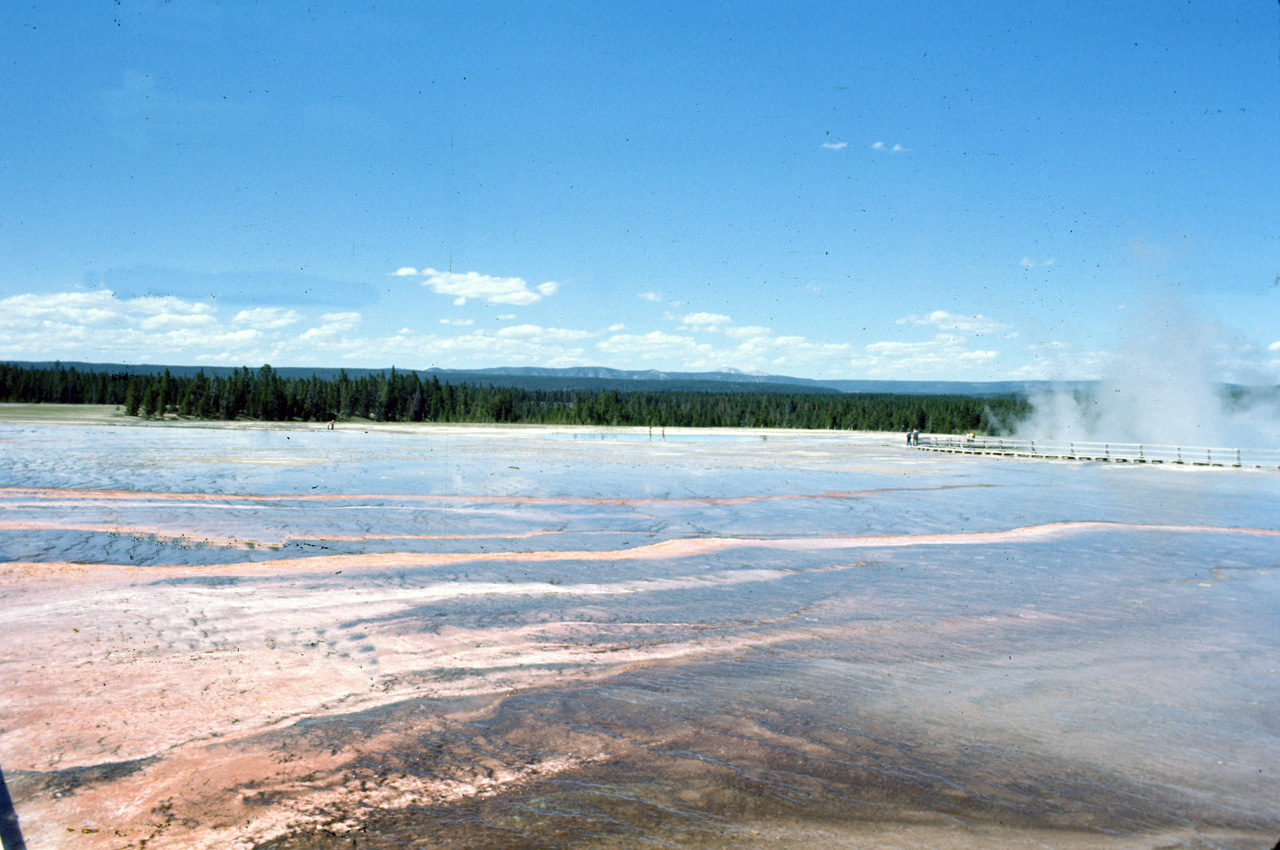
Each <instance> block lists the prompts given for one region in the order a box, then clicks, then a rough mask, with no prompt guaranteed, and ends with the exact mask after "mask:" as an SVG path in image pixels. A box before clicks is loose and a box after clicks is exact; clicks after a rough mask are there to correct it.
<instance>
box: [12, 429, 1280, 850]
mask: <svg viewBox="0 0 1280 850" xmlns="http://www.w3.org/2000/svg"><path fill="white" fill-rule="evenodd" d="M581 433H586V432H572V431H566V430H561V431H556V430H552V429H539V428H462V427H438V426H437V427H432V426H422V427H409V426H403V427H390V426H388V427H373V426H370V427H367V428H366V427H363V426H362V427H355V426H352V427H345V428H344V427H343V426H339V428H338V429H337V430H335V431H327V430H323V429H321V428H318V427H317V428H312V427H307V426H301V425H299V426H294V427H286V426H281V427H247V426H243V425H242V426H239V427H235V426H222V427H182V428H174V427H165V426H158V425H157V426H143V427H129V426H124V425H103V424H49V423H39V422H21V423H12V422H11V423H0V459H2V460H3V463H0V504H2V505H3V513H2V514H0V531H2V535H0V559H2V560H0V576H2V579H0V581H2V582H3V584H2V585H0V586H2V587H3V588H4V590H3V594H2V595H0V630H2V632H0V633H2V634H3V637H4V640H3V648H2V649H0V681H3V682H4V683H5V684H4V687H3V688H2V689H0V717H2V718H3V723H2V725H0V767H2V768H3V770H4V776H5V778H6V780H7V783H8V787H9V790H10V792H11V795H12V798H13V801H14V805H15V807H16V810H17V813H18V817H19V819H20V824H21V827H22V830H23V831H24V833H25V834H26V839H27V842H28V844H29V846H32V847H53V846H75V847H84V848H91V850H96V848H122V847H135V848H137V847H143V846H145V847H147V848H164V847H183V848H192V847H194V848H228V847H233V848H346V847H361V848H407V847H447V848H503V847H512V848H515V847H520V848H533V847H539V848H542V847H583V848H597V847H600V848H603V847H624V848H625V847H635V848H640V847H645V848H651V847H671V848H782V847H794V846H798V845H804V846H807V847H810V848H815V850H816V848H835V847H841V848H846V847H877V848H897V847H901V848H906V847H920V846H929V847H935V848H978V847H1027V846H1036V847H1051V848H1085V847H1090V848H1092V847H1104V848H1106V847H1116V848H1120V847H1125V848H1156V847H1176V848H1269V847H1271V846H1273V845H1274V844H1275V843H1276V841H1277V839H1280V811H1278V809H1277V800H1280V769H1278V765H1280V724H1278V723H1277V718H1278V717H1280V710H1278V709H1280V674H1278V673H1277V668H1278V667H1280V613H1278V612H1280V473H1277V472H1276V471H1274V470H1271V471H1267V470H1256V469H1247V468H1245V469H1231V468H1222V469H1219V468H1191V467H1177V466H1170V465H1166V466H1150V465H1147V466H1139V465H1116V464H1108V463H1082V462H1075V461H1062V462H1055V461H1046V460H1035V459H1023V458H1004V457H998V458H996V457H984V456H971V455H963V454H944V453H931V452H929V453H926V452H919V451H912V450H911V449H909V448H908V447H907V446H905V445H899V444H898V441H899V439H900V438H899V437H897V436H894V435H871V434H851V433H840V432H815V433H806V432H784V431H770V432H744V433H738V434H724V433H714V432H712V433H705V432H701V433H696V434H695V433H692V432H691V433H688V434H678V433H672V432H671V431H669V432H668V433H667V435H666V436H667V439H666V440H660V439H654V440H649V439H648V435H647V433H642V432H640V431H633V432H617V433H615V434H613V435H606V437H605V438H603V439H602V438H599V437H590V436H588V437H587V438H580V437H579V434H581ZM624 435H625V436H624ZM765 438H767V439H765Z"/></svg>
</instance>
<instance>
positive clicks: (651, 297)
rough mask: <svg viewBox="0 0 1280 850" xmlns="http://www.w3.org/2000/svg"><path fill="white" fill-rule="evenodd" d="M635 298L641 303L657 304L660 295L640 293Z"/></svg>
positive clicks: (660, 298) (656, 293)
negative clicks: (651, 302)
mask: <svg viewBox="0 0 1280 850" xmlns="http://www.w3.org/2000/svg"><path fill="white" fill-rule="evenodd" d="M636 297H637V298H639V299H640V300H642V301H653V302H659V301H661V300H662V293H661V292H641V293H640V294H639V295H637V296H636Z"/></svg>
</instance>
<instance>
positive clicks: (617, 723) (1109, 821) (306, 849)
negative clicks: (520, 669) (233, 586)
mask: <svg viewBox="0 0 1280 850" xmlns="http://www.w3.org/2000/svg"><path fill="white" fill-rule="evenodd" d="M461 708H463V706H462V705H461V704H458V705H451V706H445V705H443V704H441V703H438V702H436V701H431V702H427V701H416V700H415V701H410V702H405V703H400V704H397V705H395V706H388V707H385V708H381V709H378V710H377V711H374V712H366V713H363V714H361V715H356V716H349V717H344V718H338V719H331V720H324V721H314V722H309V723H307V724H305V725H299V726H296V727H294V728H292V729H290V730H285V731H284V732H281V733H277V734H278V736H279V738H278V745H279V746H281V747H284V748H291V747H295V746H297V747H301V748H302V749H309V748H313V747H329V748H332V749H333V750H335V751H336V750H340V749H344V748H347V747H352V746H353V744H354V747H353V748H354V749H355V750H362V752H361V754H360V755H359V756H358V757H357V758H354V759H352V760H351V761H349V762H348V763H346V764H345V765H344V766H343V768H342V769H341V774H342V779H341V784H342V786H343V787H344V788H345V789H347V790H348V791H349V793H348V794H345V795H343V796H342V797H341V798H340V799H338V800H337V801H336V802H335V800H334V798H330V799H329V802H327V803H326V804H325V808H324V809H323V811H321V812H318V814H320V815H321V825H318V826H312V827H308V828H306V829H303V830H298V831H295V832H292V833H290V834H288V835H285V836H282V837H279V838H277V839H274V840H272V841H269V842H266V843H263V844H260V845H259V847H260V848H262V850H267V848H271V850H313V849H318V848H324V849H325V850H328V848H346V847H353V846H358V847H361V848H393V847H394V848H400V847H410V846H430V847H448V848H461V850H472V848H477V850H478V848H495V849H497V848H534V847H565V846H614V847H628V846H634V847H640V846H644V847H652V846H675V847H690V848H693V847H705V848H727V847H739V846H757V845H758V842H757V841H756V840H755V838H754V837H753V826H754V825H759V824H760V823H787V822H794V823H802V824H808V825H810V826H813V827H816V828H820V829H831V830H833V831H834V832H840V833H846V834H850V833H854V834H856V833H858V832H859V831H867V832H874V831H876V830H879V829H882V828H884V827H885V825H893V824H899V825H926V826H928V825H932V826H935V827H939V828H957V829H962V830H964V829H967V830H973V831H974V836H975V837H977V836H980V835H981V832H982V830H984V829H1003V830H1010V829H1013V830H1022V831H1026V832H1028V833H1031V832H1034V833H1037V834H1044V835H1048V834H1063V835H1066V834H1070V835H1073V836H1075V837H1077V838H1083V840H1085V841H1086V842H1087V841H1088V840H1089V836H1093V838H1094V839H1095V840H1097V841H1098V842H1102V841H1104V840H1118V839H1119V840H1123V839H1124V838H1125V837H1126V836H1139V835H1142V834H1148V833H1150V834H1156V833H1170V834H1173V833H1180V832H1199V833H1202V834H1203V833H1206V832H1212V831H1223V832H1231V831H1235V832H1240V831H1243V832H1245V833H1248V834H1253V835H1259V836H1261V835H1269V834H1273V833H1274V832H1275V831H1276V830H1280V821H1278V820H1277V819H1275V818H1274V817H1273V818H1270V819H1269V820H1260V819H1258V818H1256V817H1251V816H1248V815H1242V814H1239V813H1236V814H1235V815H1232V814H1231V813H1225V812H1223V811H1221V810H1219V809H1213V808H1211V807H1204V806H1199V805H1197V803H1196V801H1195V800H1190V799H1186V798H1185V797H1184V796H1182V795H1180V794H1179V793H1178V792H1177V791H1176V790H1173V789H1171V788H1169V787H1168V786H1167V785H1166V784H1164V783H1162V782H1160V781H1158V778H1153V780H1152V781H1151V782H1149V783H1148V782H1143V781H1135V780H1134V779H1131V778H1124V777H1120V776H1117V775H1107V774H1103V773H1101V772H1098V771H1096V770H1092V769H1089V768H1087V767H1084V766H1081V765H1077V764H1073V763H1069V762H1066V761H1064V760H1062V759H1060V758H1053V757H1047V756H1043V755H1040V754H1036V753H1030V752H1025V751H1020V750H1017V749H1016V748H1013V747H1003V746H1001V745H999V744H998V743H990V742H989V743H985V744H978V745H975V744H972V743H963V742H952V741H937V740H930V739H929V738H928V737H926V736H923V735H918V734H916V733H915V732H913V730H911V729H904V728H893V724H891V723H886V722H885V721H884V720H883V719H876V718H867V719H866V720H865V722H864V721H863V719H862V718H858V717H857V711H856V710H851V711H846V712H842V713H841V715H842V716H841V717H840V718H839V719H837V718H834V717H832V716H831V713H830V712H829V709H830V706H829V705H828V706H815V705H807V704H799V705H784V704H783V701H782V700H771V699H770V698H768V696H767V695H765V696H763V697H761V696H760V695H757V697H756V698H755V699H753V700H752V702H751V704H749V705H734V704H733V703H732V701H726V700H724V699H722V698H717V697H708V692H707V691H706V690H705V689H702V688H689V687H688V686H687V683H686V684H685V685H683V686H682V685H681V684H680V683H679V682H676V681H672V680H665V681H664V680H663V679H661V678H659V677H655V676H645V675H639V676H624V677H621V678H619V679H618V680H616V681H613V682H611V683H609V684H607V685H602V686H593V687H578V688H574V689H572V690H567V691H563V692H556V691H550V690H547V691H541V692H532V693H525V694H520V695H516V696H511V697H508V698H506V699H502V700H499V701H497V702H495V703H493V704H492V705H491V706H489V707H488V708H485V707H484V706H483V705H482V703H481V702H473V703H472V706H471V708H473V709H474V713H470V714H469V715H468V712H466V711H463V712H462V713H461V714H459V711H458V710H459V709H461ZM464 715H468V716H465V719H460V718H463V716H464ZM380 736H389V737H384V738H383V740H382V741H381V743H382V744H384V745H385V744H386V743H387V742H388V741H390V740H394V742H395V746H394V747H393V748H390V749H388V748H385V746H378V742H377V741H375V738H377V737H380ZM360 742H363V744H364V745H369V744H372V745H373V746H372V747H369V746H363V745H362V743H360ZM566 757H569V759H570V760H571V761H570V763H569V764H568V766H567V767H566V768H565V769H562V770H557V771H550V772H543V771H542V770H541V768H540V767H539V766H540V765H546V764H548V763H550V762H553V761H555V760H557V759H562V760H563V759H565V758H566ZM503 776H507V777H511V776H519V777H521V779H520V780H518V781H513V782H510V783H508V784H503V783H501V782H497V783H496V784H489V785H486V784H485V783H486V781H487V780H492V779H493V778H494V777H497V778H498V779H499V780H501V778H502V777H503ZM406 781H411V782H416V783H418V787H420V788H423V789H426V790H425V791H424V792H423V793H421V794H419V795H418V796H416V797H415V798H414V799H412V800H411V801H409V802H407V803H406V802H405V801H404V800H401V802H400V803H398V804H396V805H394V806H377V805H372V806H371V805H370V802H369V799H368V797H367V792H368V791H369V789H377V788H379V787H381V786H383V785H385V784H387V783H391V784H396V783H399V784H400V785H401V786H403V785H404V783H405V782H406ZM467 787H472V788H475V789H477V790H475V792H474V793H461V794H458V793H453V792H456V791H457V789H459V788H464V789H465V788H467ZM431 789H437V790H440V789H445V791H446V792H447V793H441V794H433V792H432V790H431ZM449 789H452V791H449ZM262 802H264V803H268V802H269V801H268V800H265V799H264V800H263V801H262ZM980 845H981V842H980V841H975V844H974V845H973V846H980ZM894 846H896V845H894ZM1073 846H1087V844H1085V845H1073ZM1170 846H1175V847H1176V846H1185V847H1197V846H1198V847H1215V846H1219V845H1217V844H1214V843H1212V842H1208V843H1204V844H1198V843H1191V844H1185V843H1180V842H1178V841H1175V842H1174V843H1172V844H1171V845H1170Z"/></svg>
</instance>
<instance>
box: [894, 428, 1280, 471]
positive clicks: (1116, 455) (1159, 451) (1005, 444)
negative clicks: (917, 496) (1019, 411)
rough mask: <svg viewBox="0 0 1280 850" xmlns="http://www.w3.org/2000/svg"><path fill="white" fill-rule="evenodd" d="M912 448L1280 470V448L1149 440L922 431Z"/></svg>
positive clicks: (1046, 457)
mask: <svg viewBox="0 0 1280 850" xmlns="http://www.w3.org/2000/svg"><path fill="white" fill-rule="evenodd" d="M911 448H914V449H919V450H921V451H932V452H951V453H954V454H970V455H996V456H1004V457H1024V458H1036V459H1039V460H1077V461H1092V462H1095V463H1151V464H1172V465H1176V466H1218V467H1236V468H1246V467H1247V468H1250V469H1280V449H1242V448H1215V447H1210V446H1162V445H1149V444H1145V443H1092V442H1072V441H1068V442H1055V441H1045V440H1019V439H1011V438H1007V437H976V436H975V437H958V436H950V435H945V434H928V435H926V434H921V435H920V442H919V443H918V444H917V445H914V446H912V447H911Z"/></svg>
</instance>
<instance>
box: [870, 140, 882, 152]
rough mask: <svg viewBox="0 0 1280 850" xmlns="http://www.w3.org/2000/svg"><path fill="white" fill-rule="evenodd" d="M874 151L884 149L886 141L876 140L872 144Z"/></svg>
mask: <svg viewBox="0 0 1280 850" xmlns="http://www.w3.org/2000/svg"><path fill="white" fill-rule="evenodd" d="M871 149H872V150H873V151H880V150H884V142H876V143H874V144H873V145H872V146H871Z"/></svg>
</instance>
